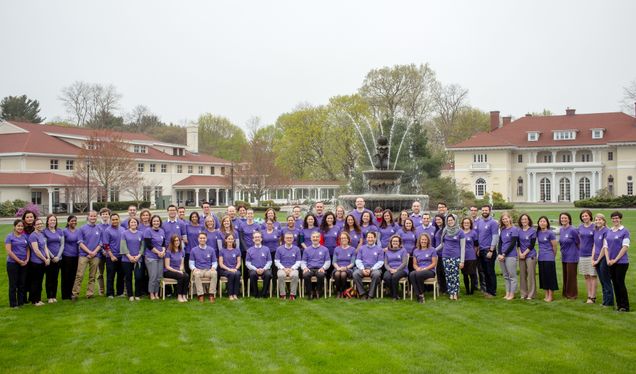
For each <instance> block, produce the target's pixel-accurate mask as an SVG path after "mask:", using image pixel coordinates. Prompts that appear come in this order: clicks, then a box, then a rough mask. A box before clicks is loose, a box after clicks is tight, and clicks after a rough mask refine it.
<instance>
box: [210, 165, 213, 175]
mask: <svg viewBox="0 0 636 374" xmlns="http://www.w3.org/2000/svg"><path fill="white" fill-rule="evenodd" d="M210 175H214V166H210Z"/></svg>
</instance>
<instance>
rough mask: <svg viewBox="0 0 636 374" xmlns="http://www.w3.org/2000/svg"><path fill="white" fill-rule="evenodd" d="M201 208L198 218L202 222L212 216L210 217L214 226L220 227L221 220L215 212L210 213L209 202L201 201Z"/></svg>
mask: <svg viewBox="0 0 636 374" xmlns="http://www.w3.org/2000/svg"><path fill="white" fill-rule="evenodd" d="M201 208H203V212H201V216H200V217H199V220H200V221H201V222H204V221H205V219H206V218H207V217H212V219H213V220H214V227H221V221H220V220H219V217H217V216H216V214H214V213H212V209H211V208H210V203H209V202H207V201H204V202H203V203H201ZM194 245H197V243H194Z"/></svg>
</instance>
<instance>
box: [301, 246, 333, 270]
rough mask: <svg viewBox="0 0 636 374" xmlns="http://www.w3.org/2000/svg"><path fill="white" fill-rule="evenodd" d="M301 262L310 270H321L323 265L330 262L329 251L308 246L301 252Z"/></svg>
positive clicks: (319, 247) (324, 248)
mask: <svg viewBox="0 0 636 374" xmlns="http://www.w3.org/2000/svg"><path fill="white" fill-rule="evenodd" d="M302 260H303V261H304V262H305V264H306V266H307V267H308V268H310V269H317V268H321V267H323V266H324V265H325V262H331V258H330V257H329V249H327V248H326V247H324V246H322V245H319V246H318V247H314V246H313V245H310V246H309V247H307V248H305V250H304V251H303V259H302Z"/></svg>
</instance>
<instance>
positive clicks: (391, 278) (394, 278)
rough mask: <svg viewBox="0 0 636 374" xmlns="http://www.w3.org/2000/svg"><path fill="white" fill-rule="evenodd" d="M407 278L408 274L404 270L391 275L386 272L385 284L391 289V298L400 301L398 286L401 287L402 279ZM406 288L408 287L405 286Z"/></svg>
mask: <svg viewBox="0 0 636 374" xmlns="http://www.w3.org/2000/svg"><path fill="white" fill-rule="evenodd" d="M405 277H406V272H404V270H400V271H398V272H395V273H393V274H391V272H390V271H388V270H387V271H385V272H384V284H386V285H388V286H389V287H390V289H391V298H393V299H399V296H398V286H399V285H400V279H402V278H405ZM404 287H406V286H404Z"/></svg>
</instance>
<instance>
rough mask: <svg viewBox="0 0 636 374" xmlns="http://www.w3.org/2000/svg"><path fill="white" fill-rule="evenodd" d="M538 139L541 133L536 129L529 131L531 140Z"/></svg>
mask: <svg viewBox="0 0 636 374" xmlns="http://www.w3.org/2000/svg"><path fill="white" fill-rule="evenodd" d="M537 140H539V133H538V132H536V131H530V132H529V133H528V141H529V142H536V141H537Z"/></svg>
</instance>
